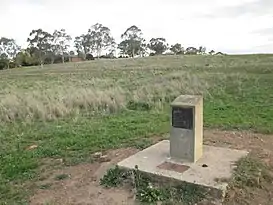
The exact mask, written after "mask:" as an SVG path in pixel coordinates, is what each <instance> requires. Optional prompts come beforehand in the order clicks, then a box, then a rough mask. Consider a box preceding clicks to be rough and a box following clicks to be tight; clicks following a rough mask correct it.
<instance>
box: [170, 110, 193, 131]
mask: <svg viewBox="0 0 273 205" xmlns="http://www.w3.org/2000/svg"><path fill="white" fill-rule="evenodd" d="M172 126H173V127H174V128H182V129H189V130H191V129H192V128H193V108H181V107H173V108H172Z"/></svg>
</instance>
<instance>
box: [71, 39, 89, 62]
mask: <svg viewBox="0 0 273 205" xmlns="http://www.w3.org/2000/svg"><path fill="white" fill-rule="evenodd" d="M74 46H75V48H76V51H77V53H78V56H82V57H83V59H86V54H87V53H89V52H90V51H91V48H90V44H89V40H88V35H86V34H82V35H81V36H77V37H75V40H74Z"/></svg>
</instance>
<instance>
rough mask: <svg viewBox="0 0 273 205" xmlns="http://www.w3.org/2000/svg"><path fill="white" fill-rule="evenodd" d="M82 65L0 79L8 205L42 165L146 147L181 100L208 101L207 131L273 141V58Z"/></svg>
mask: <svg viewBox="0 0 273 205" xmlns="http://www.w3.org/2000/svg"><path fill="white" fill-rule="evenodd" d="M75 65H76V64H72V63H71V64H66V65H65V66H63V65H54V66H48V67H45V68H44V69H42V70H41V69H37V68H22V69H14V70H8V71H3V72H0V86H1V90H0V97H1V98H0V141H1V144H0V164H1V168H0V183H1V187H0V204H5V202H8V204H14V203H19V201H20V200H23V199H27V193H25V191H23V188H20V186H21V185H22V184H24V182H28V181H31V180H32V181H35V179H36V178H37V175H39V167H40V165H41V163H42V160H43V158H48V157H49V158H62V159H63V160H64V163H65V164H66V165H73V164H77V163H80V162H86V161H88V160H89V161H90V160H92V159H90V153H92V152H96V151H101V150H107V149H111V148H118V147H122V146H136V147H140V148H143V147H145V146H146V142H147V143H148V144H149V143H150V141H149V139H148V138H149V136H151V135H161V134H164V133H167V132H168V131H169V122H170V121H169V119H170V116H169V113H170V112H169V111H170V110H169V103H170V102H171V100H173V99H174V97H176V96H178V95H179V94H188V93H189V94H199V93H202V94H203V95H204V125H205V126H206V127H217V128H223V129H251V130H253V131H256V132H263V133H273V126H272V124H273V118H272V116H273V83H272V82H273V67H272V66H273V56H271V55H257V56H256V55H249V56H185V57H177V56H171V57H170V56H166V57H151V58H142V59H134V60H133V59H126V60H124V59H118V60H113V61H112V60H108V61H107V60H100V61H95V62H88V63H80V64H77V66H75ZM140 139H141V140H143V139H144V140H143V141H144V143H140V141H141V140H140ZM31 145H37V146H38V147H37V148H35V149H32V150H28V149H27V148H28V147H29V146H31ZM15 193H20V194H17V196H15V195H16V194H15Z"/></svg>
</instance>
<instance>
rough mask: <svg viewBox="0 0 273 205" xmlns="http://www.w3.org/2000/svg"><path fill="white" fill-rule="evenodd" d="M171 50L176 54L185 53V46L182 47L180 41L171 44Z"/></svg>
mask: <svg viewBox="0 0 273 205" xmlns="http://www.w3.org/2000/svg"><path fill="white" fill-rule="evenodd" d="M170 50H171V51H172V52H174V54H175V55H177V54H184V52H185V51H184V48H183V47H182V45H181V44H180V43H176V44H174V45H172V46H171V48H170Z"/></svg>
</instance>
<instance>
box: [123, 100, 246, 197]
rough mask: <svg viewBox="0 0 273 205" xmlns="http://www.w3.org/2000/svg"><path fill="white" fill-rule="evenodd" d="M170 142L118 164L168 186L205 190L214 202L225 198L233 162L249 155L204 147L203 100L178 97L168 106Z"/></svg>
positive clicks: (156, 145) (154, 146)
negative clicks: (152, 177) (187, 186)
mask: <svg viewBox="0 0 273 205" xmlns="http://www.w3.org/2000/svg"><path fill="white" fill-rule="evenodd" d="M170 121H171V125H170V137H169V140H163V141H161V142H158V143H157V144H155V145H152V146H150V147H148V148H146V149H144V150H142V151H140V152H138V153H136V154H135V155H133V156H130V157H128V158H127V159H124V160H123V161H121V162H119V163H118V166H119V167H121V168H124V169H134V168H135V166H136V165H137V166H138V169H139V171H142V172H145V173H148V174H150V175H153V176H156V177H158V178H162V179H163V180H164V181H165V184H167V185H168V183H166V179H169V180H170V182H173V181H176V182H177V183H190V184H195V185H196V186H201V187H203V188H207V189H208V193H211V195H212V196H213V197H215V198H221V199H223V197H224V196H225V193H226V192H225V191H226V189H227V186H228V183H227V182H226V181H223V180H216V179H225V180H226V179H228V178H230V177H232V171H233V168H234V167H235V162H236V161H238V160H239V159H240V158H242V157H245V156H246V155H247V154H248V152H247V151H244V150H234V149H229V148H224V147H215V146H207V145H203V97H202V96H192V95H181V96H179V97H177V98H176V99H175V100H174V101H173V102H172V103H171V119H170ZM219 137H221V136H219Z"/></svg>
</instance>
